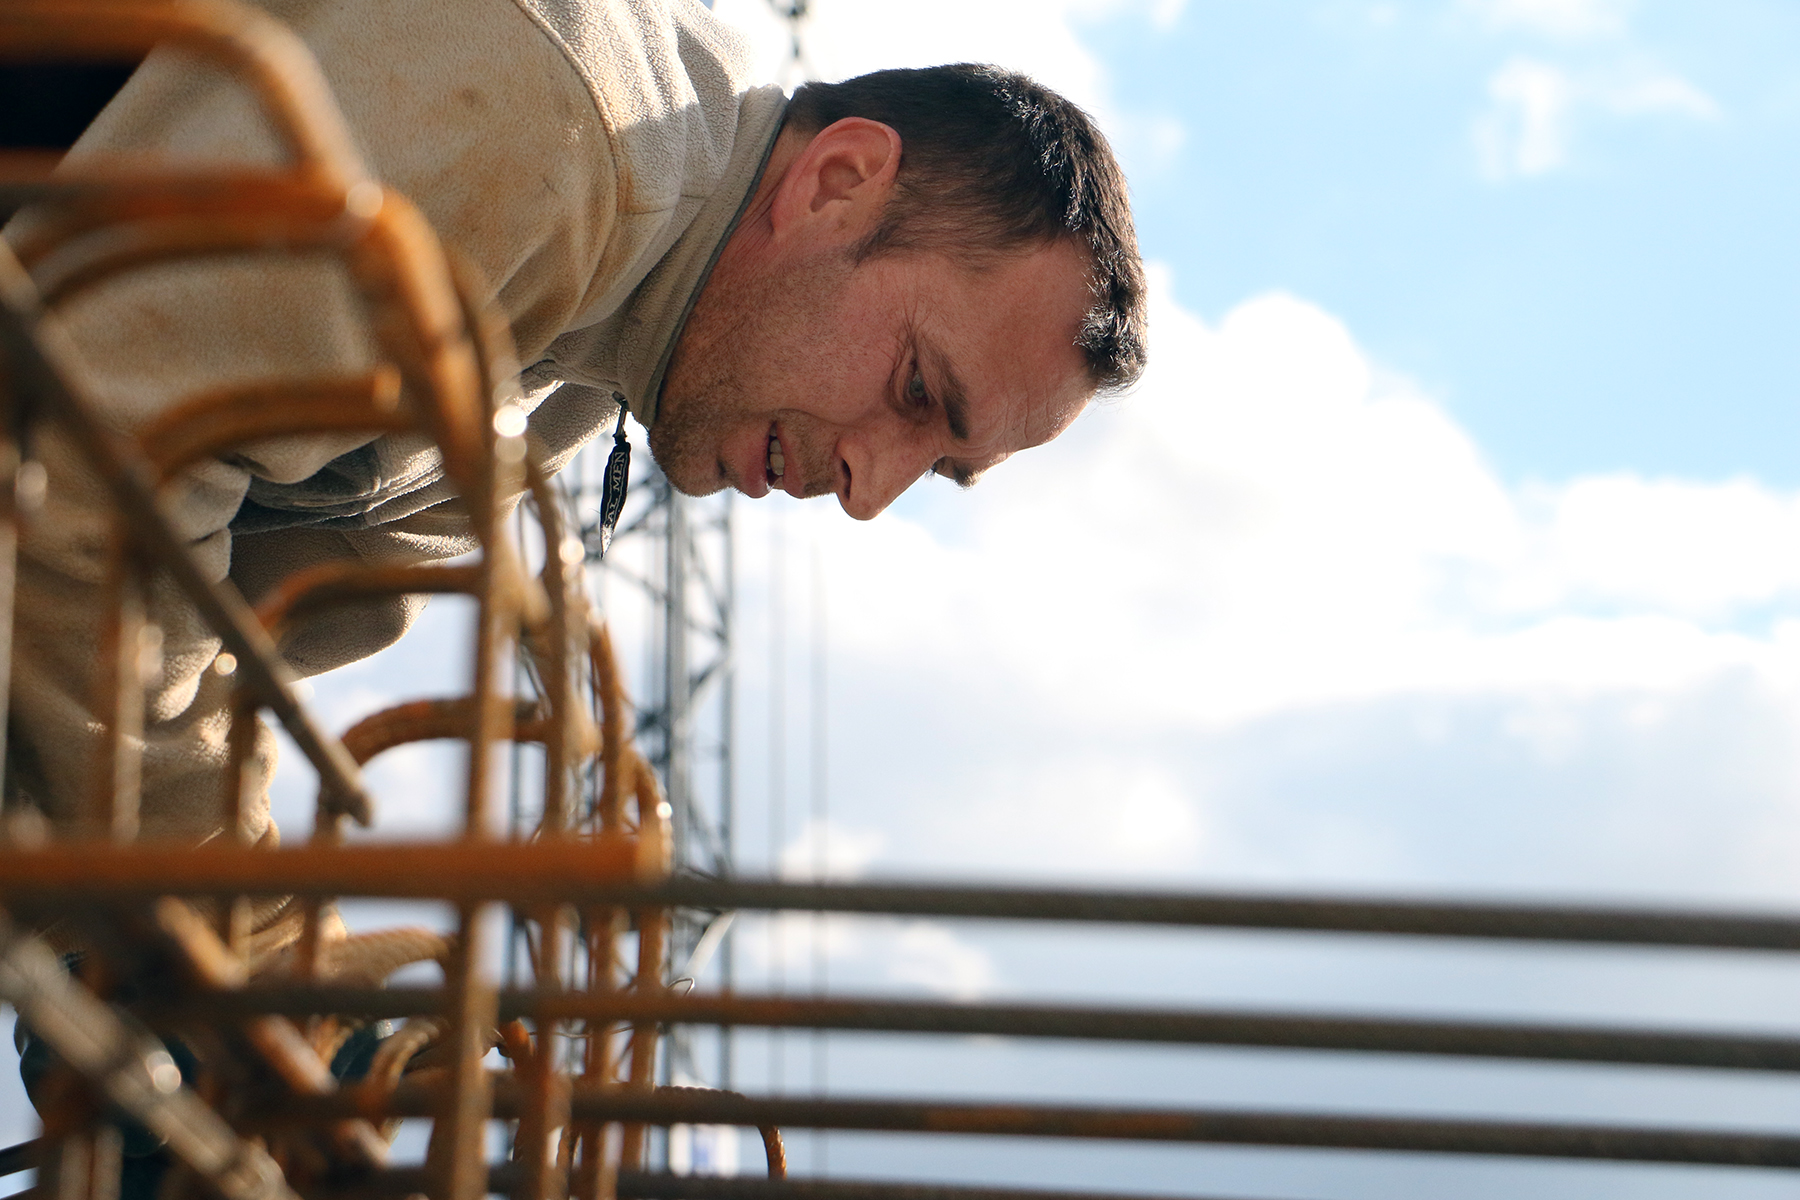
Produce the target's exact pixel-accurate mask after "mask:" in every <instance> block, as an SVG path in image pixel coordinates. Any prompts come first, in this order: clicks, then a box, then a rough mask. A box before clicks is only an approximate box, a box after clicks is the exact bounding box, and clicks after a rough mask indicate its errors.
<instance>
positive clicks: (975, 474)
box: [931, 458, 987, 491]
mask: <svg viewBox="0 0 1800 1200" xmlns="http://www.w3.org/2000/svg"><path fill="white" fill-rule="evenodd" d="M931 469H932V470H933V471H934V472H936V473H937V474H939V475H948V476H949V477H950V479H951V480H952V481H953V482H954V483H955V484H956V486H957V487H959V488H962V489H964V490H965V491H966V490H968V489H969V488H972V487H974V486H975V485H976V484H977V483H979V482H980V481H981V477H982V476H983V475H985V474H987V468H986V467H971V466H970V465H969V464H967V463H960V462H957V461H956V460H955V459H953V458H940V459H938V460H937V461H936V462H935V463H932V464H931Z"/></svg>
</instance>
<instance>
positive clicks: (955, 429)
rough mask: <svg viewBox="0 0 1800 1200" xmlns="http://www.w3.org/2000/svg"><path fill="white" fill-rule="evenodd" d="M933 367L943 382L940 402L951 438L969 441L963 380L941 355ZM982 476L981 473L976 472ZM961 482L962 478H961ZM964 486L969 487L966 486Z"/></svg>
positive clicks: (967, 405)
mask: <svg viewBox="0 0 1800 1200" xmlns="http://www.w3.org/2000/svg"><path fill="white" fill-rule="evenodd" d="M931 357H932V359H933V360H934V361H933V365H934V366H935V367H936V368H937V374H938V377H939V379H940V380H942V382H941V383H940V385H939V388H938V401H939V402H940V403H941V404H943V406H944V420H945V421H947V422H948V423H949V425H950V436H951V437H953V438H955V439H956V440H957V441H959V442H967V441H968V440H969V397H968V393H967V392H965V391H964V390H963V385H962V380H960V379H958V378H957V377H956V368H955V367H952V366H951V365H950V363H949V362H948V361H947V360H946V359H945V358H944V356H943V355H941V354H933V355H932V356H931ZM976 474H980V472H976ZM959 482H960V478H959ZM963 486H965V487H966V486H968V485H967V484H964V485H963Z"/></svg>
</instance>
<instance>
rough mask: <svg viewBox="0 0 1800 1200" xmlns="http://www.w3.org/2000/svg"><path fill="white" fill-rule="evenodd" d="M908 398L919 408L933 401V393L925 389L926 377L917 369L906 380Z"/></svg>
mask: <svg viewBox="0 0 1800 1200" xmlns="http://www.w3.org/2000/svg"><path fill="white" fill-rule="evenodd" d="M906 399H907V400H908V402H910V403H912V404H913V405H915V406H917V407H919V408H924V407H925V406H926V405H927V404H930V403H931V393H930V392H928V391H926V390H925V377H924V376H923V375H921V374H919V373H918V372H917V371H914V372H913V377H912V378H911V379H909V380H907V382H906Z"/></svg>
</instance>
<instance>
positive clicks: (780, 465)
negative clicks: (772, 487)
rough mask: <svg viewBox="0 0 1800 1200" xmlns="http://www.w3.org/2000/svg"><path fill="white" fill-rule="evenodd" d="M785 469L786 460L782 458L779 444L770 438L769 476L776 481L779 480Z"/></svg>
mask: <svg viewBox="0 0 1800 1200" xmlns="http://www.w3.org/2000/svg"><path fill="white" fill-rule="evenodd" d="M786 469H787V460H786V459H785V458H783V457H782V454H781V442H780V441H778V440H777V439H775V438H770V439H769V474H771V475H773V476H774V477H775V478H777V479H780V478H781V476H782V473H783V472H784V471H785V470H786Z"/></svg>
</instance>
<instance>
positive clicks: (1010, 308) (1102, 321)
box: [650, 65, 1144, 517]
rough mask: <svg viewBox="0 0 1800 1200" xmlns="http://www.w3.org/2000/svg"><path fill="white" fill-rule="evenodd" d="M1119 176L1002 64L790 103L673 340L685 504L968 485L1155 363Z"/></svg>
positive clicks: (672, 380) (1074, 125)
mask: <svg viewBox="0 0 1800 1200" xmlns="http://www.w3.org/2000/svg"><path fill="white" fill-rule="evenodd" d="M1143 308H1144V285H1143V268H1142V264H1141V263H1140V261H1139V259H1138V254H1137V246H1136V240H1135V237H1134V234H1133V232H1132V227H1131V215H1130V210H1129V207H1128V205H1127V201H1126V196H1125V185H1124V179H1123V176H1122V175H1121V174H1120V172H1119V168H1118V164H1117V163H1116V162H1115V161H1114V159H1113V157H1112V154H1111V151H1110V150H1109V149H1108V147H1107V145H1106V142H1105V139H1104V138H1103V137H1102V136H1101V135H1100V133H1099V131H1098V130H1097V129H1095V128H1094V126H1093V124H1092V122H1091V121H1090V120H1089V119H1088V118H1087V116H1086V115H1085V114H1084V113H1082V112H1081V111H1080V110H1079V109H1077V108H1076V107H1075V106H1074V105H1072V104H1070V103H1069V102H1068V101H1066V100H1064V99H1062V98H1061V97H1060V96H1057V95H1056V94H1055V93H1053V92H1050V91H1048V90H1047V89H1044V88H1042V87H1040V86H1038V85H1037V84H1035V83H1033V82H1032V81H1030V80H1029V79H1026V78H1025V77H1023V76H1020V75H1015V74H1012V73H1010V72H1006V71H1001V70H999V69H997V68H994V67H983V66H969V65H961V66H949V67H935V68H931V69H928V70H918V71H881V72H877V73H875V74H873V75H864V76H861V77H859V78H857V79H852V80H848V81H846V82H844V83H839V84H808V85H806V86H804V87H802V88H801V89H800V90H799V91H798V92H797V93H796V94H795V96H794V100H793V103H792V104H791V105H790V107H789V110H788V114H787V118H786V124H785V126H784V127H783V130H782V133H781V135H780V138H779V139H778V141H777V143H776V147H775V150H774V152H773V154H772V155H771V158H770V162H769V166H768V169H767V170H766V171H765V172H764V176H763V180H762V183H761V184H760V185H759V187H758V189H757V193H756V195H755V196H754V197H753V198H752V201H751V204H750V206H749V208H748V209H747V210H746V212H745V215H744V218H743V220H742V221H741V222H740V223H739V225H738V228H737V229H736V230H735V231H734V232H733V234H732V236H731V238H730V239H729V240H728V242H727V244H726V246H725V248H724V250H723V251H722V253H721V255H720V258H719V262H718V264H717V266H716V267H715V268H714V271H713V275H712V277H711V279H710V280H709V281H708V283H707V285H706V287H705V289H703V291H702V293H701V295H700V298H699V300H698V302H697V303H696V305H695V308H694V312H693V313H692V315H691V316H690V317H689V320H688V324H687V326H686V328H685V329H684V330H683V332H682V335H681V338H680V340H679V342H678V343H677V346H676V350H675V354H674V357H673V359H672V360H671V363H670V367H669V372H668V375H667V378H666V380H665V382H664V387H663V395H662V400H661V405H660V408H659V413H658V417H657V420H656V423H655V425H654V426H653V427H652V429H651V431H650V444H651V447H652V449H653V450H654V451H655V453H656V457H657V460H658V462H659V463H661V464H662V467H663V469H664V471H665V472H666V473H667V474H668V475H669V477H670V479H671V480H672V481H673V482H674V483H675V485H676V486H677V487H678V488H680V489H681V490H683V491H686V492H690V493H695V494H703V493H706V492H712V491H717V490H718V489H720V488H722V487H725V486H735V487H737V488H739V489H740V490H742V491H744V492H746V493H747V494H750V495H753V496H759V495H763V494H765V493H766V492H767V491H768V489H769V488H770V487H771V486H778V487H782V488H784V489H785V490H787V491H789V492H791V493H793V494H795V495H819V494H824V493H835V494H836V495H837V496H838V497H839V499H840V501H841V502H842V503H843V506H844V509H845V511H846V512H849V513H850V514H851V515H852V516H856V517H871V516H874V515H875V514H876V513H877V512H879V511H881V509H882V508H884V507H886V505H887V504H888V503H889V502H890V501H891V500H893V498H894V497H895V496H897V495H899V493H900V492H901V491H902V490H904V489H905V487H906V486H907V485H908V484H910V483H911V482H912V481H913V480H914V479H916V478H918V477H919V476H920V475H922V474H924V473H926V472H927V471H930V470H936V471H938V472H939V473H940V474H945V475H949V476H952V477H954V478H957V479H958V480H959V481H960V482H964V483H967V482H971V481H972V479H973V477H974V476H975V475H978V474H979V473H980V472H981V471H983V470H986V469H987V468H988V467H990V466H992V465H994V464H995V463H997V462H999V461H1000V460H1002V459H1004V458H1005V457H1007V456H1008V455H1010V454H1012V453H1013V452H1015V451H1017V450H1020V449H1024V448H1026V447H1028V446H1035V445H1038V444H1040V443H1042V442H1045V441H1048V440H1049V439H1050V438H1052V437H1054V436H1056V434H1058V433H1060V432H1061V431H1062V429H1063V428H1065V427H1066V426H1067V425H1068V423H1069V422H1070V421H1071V420H1073V419H1074V417H1075V415H1076V414H1077V413H1078V412H1079V411H1080V409H1081V407H1082V405H1083V404H1085V402H1086V401H1087V399H1088V398H1089V397H1090V396H1092V395H1093V394H1094V393H1095V392H1097V391H1115V390H1118V389H1121V388H1123V387H1126V386H1129V385H1130V384H1131V383H1132V382H1133V381H1134V380H1135V379H1136V378H1137V376H1138V374H1139V373H1140V372H1141V371H1142V369H1143V362H1144V345H1143Z"/></svg>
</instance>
